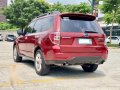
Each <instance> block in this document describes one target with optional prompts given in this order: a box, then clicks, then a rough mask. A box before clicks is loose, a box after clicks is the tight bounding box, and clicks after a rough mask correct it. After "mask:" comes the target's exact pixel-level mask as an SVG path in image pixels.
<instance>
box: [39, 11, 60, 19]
mask: <svg viewBox="0 0 120 90" xmlns="http://www.w3.org/2000/svg"><path fill="white" fill-rule="evenodd" d="M50 14H60V12H59V11H52V12H51V13H44V14H40V15H39V16H37V18H39V17H42V16H46V15H50Z"/></svg>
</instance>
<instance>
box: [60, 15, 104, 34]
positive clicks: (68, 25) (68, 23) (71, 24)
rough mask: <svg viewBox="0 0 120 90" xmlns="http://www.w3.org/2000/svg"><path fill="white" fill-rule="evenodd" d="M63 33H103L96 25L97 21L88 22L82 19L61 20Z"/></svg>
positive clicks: (66, 18) (64, 18) (67, 18)
mask: <svg viewBox="0 0 120 90" xmlns="http://www.w3.org/2000/svg"><path fill="white" fill-rule="evenodd" d="M61 31H62V32H86V33H102V32H101V30H100V27H98V25H97V24H96V21H87V20H80V19H77V18H75V19H73V18H69V17H63V18H62V19H61Z"/></svg>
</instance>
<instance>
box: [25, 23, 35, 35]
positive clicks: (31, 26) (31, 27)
mask: <svg viewBox="0 0 120 90" xmlns="http://www.w3.org/2000/svg"><path fill="white" fill-rule="evenodd" d="M35 22H36V21H33V22H31V23H30V24H29V25H28V26H27V27H25V29H24V32H25V34H29V33H32V30H33V29H34V28H33V27H34V25H35Z"/></svg>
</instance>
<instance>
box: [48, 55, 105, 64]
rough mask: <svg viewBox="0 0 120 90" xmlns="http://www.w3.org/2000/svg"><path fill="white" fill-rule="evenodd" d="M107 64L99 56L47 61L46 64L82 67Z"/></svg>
mask: <svg viewBox="0 0 120 90" xmlns="http://www.w3.org/2000/svg"><path fill="white" fill-rule="evenodd" d="M104 62H105V60H104V59H102V58H101V57H99V56H94V57H75V58H74V59H72V60H47V61H46V64H68V65H80V64H103V63H104Z"/></svg>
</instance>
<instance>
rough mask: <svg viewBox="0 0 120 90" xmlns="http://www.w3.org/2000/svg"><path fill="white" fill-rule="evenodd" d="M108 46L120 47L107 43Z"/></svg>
mask: <svg viewBox="0 0 120 90" xmlns="http://www.w3.org/2000/svg"><path fill="white" fill-rule="evenodd" d="M107 46H108V47H118V46H119V45H117V44H110V43H107Z"/></svg>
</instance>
